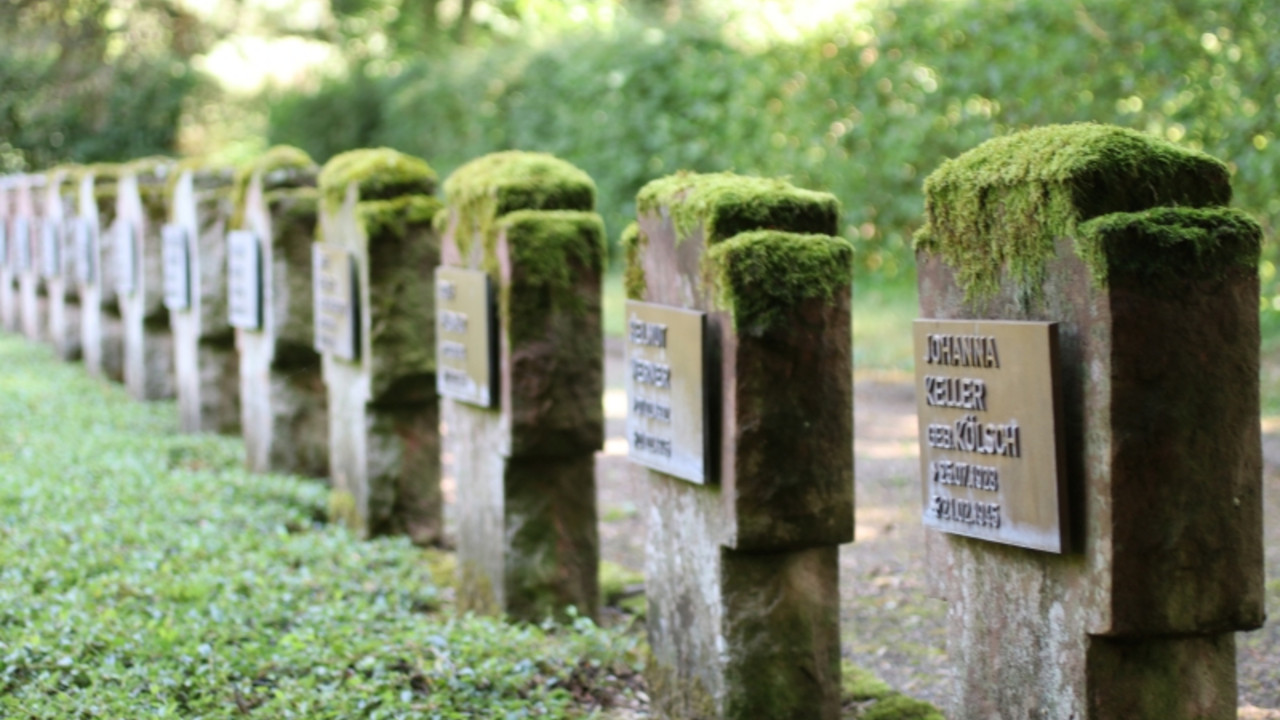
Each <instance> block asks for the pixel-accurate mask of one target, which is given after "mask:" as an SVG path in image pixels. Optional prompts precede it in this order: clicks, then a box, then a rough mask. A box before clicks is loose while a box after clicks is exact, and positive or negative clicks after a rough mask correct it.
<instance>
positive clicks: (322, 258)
mask: <svg viewBox="0 0 1280 720" xmlns="http://www.w3.org/2000/svg"><path fill="white" fill-rule="evenodd" d="M311 263H312V267H311V282H312V293H313V298H314V300H315V305H314V308H315V323H316V338H315V348H316V350H318V351H319V352H321V353H328V354H330V355H333V356H334V357H338V358H341V359H343V360H348V361H355V360H356V359H358V358H359V357H360V313H359V308H360V304H359V300H358V298H357V296H356V290H357V288H358V285H357V281H356V264H355V260H354V258H352V256H351V253H350V252H349V251H348V250H347V249H346V248H343V247H340V246H338V245H329V244H325V243H315V244H313V245H312V246H311Z"/></svg>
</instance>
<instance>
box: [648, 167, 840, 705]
mask: <svg viewBox="0 0 1280 720" xmlns="http://www.w3.org/2000/svg"><path fill="white" fill-rule="evenodd" d="M637 210H638V216H639V217H638V223H637V225H634V226H632V227H631V228H629V229H628V231H627V232H626V233H625V234H624V238H623V239H624V248H625V250H626V261H627V264H626V270H625V273H626V274H625V283H626V290H627V297H628V303H627V310H626V312H627V326H628V336H627V362H628V368H627V372H628V406H629V407H628V409H629V416H628V421H627V423H628V424H627V435H628V441H629V442H630V445H631V448H630V453H629V456H630V459H631V461H632V462H633V463H635V464H636V465H637V466H638V467H637V471H638V472H642V473H644V475H645V476H646V477H647V479H648V484H649V506H648V524H647V532H648V536H647V542H646V548H645V592H646V597H647V600H648V605H649V610H648V628H649V644H650V646H651V648H652V653H653V654H652V657H651V658H650V661H649V663H648V666H647V668H646V673H647V675H648V680H649V688H650V697H651V698H652V700H653V703H654V705H653V707H654V708H655V710H656V711H657V712H658V714H659V716H660V717H670V718H698V719H705V718H734V719H738V718H741V719H743V720H745V719H747V718H773V719H779V720H782V719H790V718H795V719H796V720H799V719H800V718H821V719H826V720H834V719H835V718H837V717H838V716H839V712H840V615H839V595H838V585H839V572H838V567H837V555H838V546H839V545H840V544H841V543H846V542H850V541H851V540H853V393H852V380H853V378H852V365H851V355H852V348H851V338H850V305H849V294H850V282H851V278H852V267H853V248H852V246H851V245H850V244H849V243H848V242H847V241H845V240H843V239H840V238H836V237H832V236H833V235H834V234H835V233H836V232H837V228H838V227H839V204H838V203H837V201H836V199H835V198H834V197H832V196H830V195H827V194H825V193H816V192H810V191H806V190H800V189H797V188H794V187H792V186H790V185H788V184H787V183H785V182H782V181H778V180H766V179H759V178H747V177H739V176H735V175H730V174H714V175H696V174H680V175H674V176H671V177H668V178H664V179H662V180H657V181H654V182H652V183H649V184H648V185H646V186H645V187H644V188H643V189H642V190H641V191H640V193H639V195H638V196H637ZM763 228H768V229H763Z"/></svg>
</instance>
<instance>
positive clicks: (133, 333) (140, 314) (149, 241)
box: [115, 161, 175, 400]
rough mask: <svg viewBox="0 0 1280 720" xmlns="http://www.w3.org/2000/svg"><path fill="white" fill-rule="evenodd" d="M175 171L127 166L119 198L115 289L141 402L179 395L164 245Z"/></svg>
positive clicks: (164, 166) (133, 386) (129, 376)
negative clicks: (167, 188)
mask: <svg viewBox="0 0 1280 720" xmlns="http://www.w3.org/2000/svg"><path fill="white" fill-rule="evenodd" d="M171 171H172V165H171V164H170V163H168V162H162V161H156V162H152V161H145V162H139V163H137V164H132V165H127V166H126V167H125V171H124V173H123V174H122V175H121V177H120V185H119V194H118V195H117V197H116V201H117V205H116V212H117V218H116V219H117V223H116V236H115V240H116V245H115V263H116V268H117V272H118V275H117V277H116V288H115V290H116V299H117V301H118V302H119V305H120V317H121V319H122V320H123V322H124V381H125V387H127V388H128V389H129V393H130V394H131V395H133V397H134V398H136V399H138V400H164V399H168V398H172V397H173V396H174V394H175V382H174V367H173V333H172V332H171V331H170V329H169V319H168V312H167V310H166V309H165V307H164V302H163V299H164V293H163V290H164V259H163V251H162V247H163V243H162V242H161V229H162V228H163V226H164V222H165V218H166V217H167V215H168V208H167V207H166V203H165V199H164V184H165V178H166V176H167V174H168V173H169V172H171Z"/></svg>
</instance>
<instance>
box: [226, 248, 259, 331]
mask: <svg viewBox="0 0 1280 720" xmlns="http://www.w3.org/2000/svg"><path fill="white" fill-rule="evenodd" d="M263 274H264V273H263V267H262V244H261V243H259V242H258V236H257V235H255V234H253V232H251V231H249V230H232V231H231V232H229V233H227V322H228V323H229V324H230V325H231V327H237V328H241V329H243V330H261V329H262V323H263V318H262V310H263V307H262V306H263V302H262V294H263V292H262V291H263V286H262V276H263Z"/></svg>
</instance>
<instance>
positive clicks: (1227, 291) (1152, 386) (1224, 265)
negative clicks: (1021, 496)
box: [917, 125, 1264, 720]
mask: <svg viewBox="0 0 1280 720" xmlns="http://www.w3.org/2000/svg"><path fill="white" fill-rule="evenodd" d="M1228 177H1229V176H1228V171H1227V168H1226V167H1225V166H1224V165H1223V164H1222V163H1220V162H1218V161H1217V160H1215V159H1213V158H1210V157H1208V156H1205V155H1202V154H1199V153H1195V152H1191V151H1187V150H1183V149H1181V148H1178V147H1176V146H1173V145H1171V144H1169V143H1166V142H1164V141H1162V140H1159V139H1156V138H1153V137H1150V136H1147V135H1143V134H1140V133H1136V132H1133V131H1129V130H1123V129H1120V128H1114V127H1107V126H1099V125H1071V126H1053V127H1044V128H1039V129H1035V130H1031V131H1027V132H1023V133H1017V134H1014V135H1009V136H1006V137H1003V138H999V139H996V140H992V141H990V142H987V143H985V144H983V145H981V146H979V147H978V148H976V149H974V150H972V151H970V152H968V153H966V154H964V155H962V156H960V157H958V158H956V159H954V160H951V161H949V162H947V163H945V164H944V165H943V166H942V167H941V168H939V169H938V171H937V172H935V173H934V174H933V175H932V176H930V177H929V179H928V180H926V182H925V193H926V206H925V211H926V221H927V222H926V225H925V227H924V229H923V230H922V232H921V234H920V237H919V239H918V244H917V259H918V262H919V286H920V306H921V314H922V316H923V317H924V318H927V319H933V320H938V321H946V320H964V321H974V320H984V321H1034V322H1051V323H1056V324H1057V325H1056V327H1057V335H1058V347H1057V355H1056V361H1057V366H1058V369H1059V376H1058V378H1057V380H1058V383H1059V386H1060V395H1059V403H1060V405H1061V413H1060V421H1061V424H1060V429H1059V432H1060V433H1061V435H1060V438H1061V445H1062V456H1061V457H1062V460H1061V462H1060V463H1059V464H1058V472H1059V473H1060V474H1061V475H1062V477H1063V478H1064V479H1065V484H1064V489H1065V492H1064V493H1063V495H1062V498H1063V501H1064V503H1065V513H1064V514H1063V517H1064V520H1063V522H1064V524H1065V527H1064V528H1063V529H1064V530H1065V531H1066V532H1065V533H1064V536H1065V537H1066V538H1067V539H1068V542H1067V543H1066V544H1065V545H1064V546H1063V547H1062V548H1061V552H1045V551H1037V550H1029V549H1023V548H1020V547H1013V546H1010V545H1005V544H1000V543H997V542H993V541H991V540H986V539H974V538H970V537H964V536H962V535H960V534H954V533H961V532H963V533H967V534H972V533H973V528H972V526H971V525H968V524H967V523H968V520H969V519H971V516H970V515H968V514H966V513H954V512H952V510H953V509H954V507H956V506H953V505H952V504H951V503H950V501H948V502H946V503H944V504H943V505H942V507H943V508H944V509H945V510H946V512H944V513H941V514H939V513H937V512H935V510H936V509H937V507H936V506H935V505H932V504H931V505H930V506H928V507H927V508H926V522H928V523H930V524H933V525H934V526H935V527H936V528H939V529H940V530H941V532H939V531H938V530H931V531H930V532H929V554H930V558H929V562H930V568H931V572H930V576H931V578H932V580H933V588H934V591H935V592H936V593H937V594H939V595H940V596H941V597H942V598H944V599H945V600H946V601H947V602H948V603H949V604H950V608H949V618H950V633H949V639H948V655H949V657H950V660H951V662H952V664H953V666H954V667H955V697H954V702H953V704H952V707H951V712H950V713H949V714H948V717H951V718H955V719H956V720H966V719H968V718H973V719H975V720H976V719H978V718H982V719H983V720H987V719H988V718H1010V719H1013V718H1016V719H1017V720H1024V719H1025V718H1077V719H1078V720H1104V719H1106V720H1110V719H1112V718H1114V719H1116V720H1120V719H1121V718H1126V719H1131V718H1161V719H1162V720H1192V719H1193V718H1195V719H1197V720H1211V719H1215V718H1216V719H1220V720H1226V719H1227V718H1234V717H1235V715H1236V681H1235V641H1234V636H1233V633H1234V632H1236V631H1239V630H1248V629H1251V628H1256V627H1259V626H1260V625H1261V623H1262V621H1263V618H1264V615H1263V565H1262V534H1261V528H1262V514H1261V512H1262V511H1261V492H1262V487H1261V449H1260V439H1259V425H1258V416H1259V399H1258V345H1259V331H1258V308H1257V303H1258V281H1257V262H1258V253H1259V242H1260V230H1259V228H1258V226H1257V225H1256V224H1255V223H1254V222H1253V221H1252V220H1250V219H1249V218H1248V217H1246V216H1245V215H1243V214H1242V213H1240V212H1238V211H1235V210H1231V209H1229V208H1227V207H1226V205H1227V203H1228V202H1229V201H1230V199H1231V188H1230V185H1229V184H1228ZM953 326H964V327H969V328H974V327H988V326H983V325H977V324H975V323H973V322H964V323H959V324H956V325H953ZM935 356H936V353H933V352H930V353H929V354H928V358H926V356H925V355H924V354H922V355H921V357H920V358H919V359H917V362H926V361H927V360H928V359H930V358H932V359H937V358H936V357H935ZM957 357H958V356H956V355H954V354H952V355H951V361H950V362H949V363H943V364H949V365H952V366H955V365H961V364H962V362H961V361H960V360H957ZM1029 362H1030V360H1029V359H1028V358H1027V357H1024V356H1021V355H1019V354H1018V353H1016V352H1013V350H1012V349H1005V350H1004V351H1002V352H1000V353H999V371H998V372H999V373H1009V372H1013V371H1015V370H1018V369H1019V367H1020V366H1022V365H1024V364H1026V363H1029ZM976 364H977V365H978V366H979V367H978V368H973V367H970V368H968V369H966V373H967V374H970V375H977V374H980V373H982V372H987V371H984V370H982V369H981V364H980V363H976ZM988 365H989V363H988ZM1030 370H1031V373H1032V375H1033V376H1039V377H1043V376H1044V375H1046V374H1048V373H1049V372H1050V367H1049V363H1044V364H1042V365H1039V366H1037V367H1032V368H1031V369H1030ZM917 392H918V393H919V392H920V390H919V389H917ZM1016 392H1019V390H1018V389H1017V388H1015V386H1013V385H1012V384H1006V383H1005V382H1004V381H1002V380H1001V379H1000V377H999V376H998V375H992V376H991V377H990V378H989V380H988V381H987V383H986V386H985V396H986V399H987V400H989V401H990V402H991V403H995V402H997V401H998V400H999V399H1000V398H1001V397H1002V395H1007V394H1009V393H1016ZM932 397H933V398H934V399H942V400H945V399H946V394H945V393H943V394H939V395H933V396H932ZM951 397H953V398H954V396H951ZM972 414H973V415H974V416H975V419H976V420H977V421H978V422H979V423H984V424H985V423H987V422H988V421H989V420H990V421H991V422H1005V420H1004V419H1001V418H986V417H985V416H986V415H988V414H989V413H987V412H983V411H982V409H981V408H979V409H978V410H976V411H974V412H973V413H972ZM944 425H945V423H944ZM1019 432H1020V433H1021V435H1020V442H1021V446H1022V447H1023V448H1030V447H1031V446H1032V445H1033V444H1034V443H1035V442H1037V440H1038V439H1041V438H1045V437H1046V428H1045V427H1044V426H1043V425H1040V424H1036V423H1029V422H1023V423H1021V425H1020V427H1019ZM930 437H933V435H932V434H931V435H930ZM1048 440H1049V441H1050V442H1052V437H1051V436H1049V437H1048ZM947 448H950V449H947ZM964 450H965V448H964V447H963V444H957V445H954V446H951V444H950V443H947V442H938V438H934V439H933V440H931V441H930V443H929V444H923V445H922V452H924V453H927V454H929V455H934V454H937V455H939V457H943V458H944V459H945V460H946V461H947V462H951V461H954V462H955V463H956V464H959V463H960V462H961V461H963V462H965V463H983V464H988V463H992V462H994V461H992V460H991V459H990V456H985V457H984V456H981V455H974V454H973V453H970V452H967V451H964ZM962 451H964V452H962ZM1011 462H1015V463H1016V462H1022V460H1015V461H1011ZM1009 469H1010V470H1011V471H1012V473H1016V467H1014V466H1009ZM942 479H946V478H945V477H944V478H942ZM950 479H951V480H952V481H953V482H951V483H950V484H949V485H948V486H946V487H944V486H943V485H941V484H939V482H940V479H939V478H938V477H934V478H933V479H930V478H929V477H928V476H926V478H925V480H924V481H923V482H924V484H925V485H926V489H927V491H928V492H929V493H930V494H931V495H937V496H939V497H942V498H944V499H947V498H952V497H954V498H956V499H957V500H956V503H958V505H963V506H965V507H969V506H971V504H973V505H976V504H984V505H991V504H997V503H990V502H989V501H990V500H991V499H992V498H993V497H994V496H995V493H996V492H997V491H1000V490H1001V488H1000V487H988V486H979V487H977V489H969V488H964V487H957V486H956V484H955V483H954V479H955V476H950ZM999 479H1000V483H1001V484H1002V486H1008V485H1010V484H1013V483H1019V484H1023V483H1034V484H1035V485H1036V487H1037V488H1039V489H1040V492H1048V493H1052V492H1054V491H1053V489H1052V487H1048V486H1045V485H1043V484H1042V482H1041V480H1040V479H1038V478H1036V477H1031V476H1021V475H1017V474H1011V475H1010V476H1007V477H1006V476H1003V475H1002V476H1001V477H1000V478H999ZM998 512H1000V513H1002V515H997V516H996V517H999V518H1000V519H1001V525H1000V527H1006V526H1012V525H1013V524H1014V523H1016V521H1017V520H1018V517H1017V516H1018V513H1020V512H1022V511H1021V510H1019V509H1018V508H1015V507H1000V508H998ZM977 534H981V533H977Z"/></svg>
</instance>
